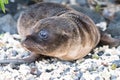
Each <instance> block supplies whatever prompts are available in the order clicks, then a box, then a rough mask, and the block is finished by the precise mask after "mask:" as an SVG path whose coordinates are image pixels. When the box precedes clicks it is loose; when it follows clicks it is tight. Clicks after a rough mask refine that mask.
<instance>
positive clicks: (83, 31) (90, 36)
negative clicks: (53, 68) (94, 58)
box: [18, 3, 100, 60]
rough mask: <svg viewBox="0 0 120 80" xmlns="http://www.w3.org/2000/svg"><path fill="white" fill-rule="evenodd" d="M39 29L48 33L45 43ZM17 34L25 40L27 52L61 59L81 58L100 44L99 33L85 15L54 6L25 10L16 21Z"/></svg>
mask: <svg viewBox="0 0 120 80" xmlns="http://www.w3.org/2000/svg"><path fill="white" fill-rule="evenodd" d="M41 30H47V32H49V33H48V34H49V35H48V37H49V38H48V39H47V40H42V39H41V38H40V37H39V32H40V31H41ZM18 32H19V34H20V35H21V36H24V37H26V40H24V41H23V42H22V44H23V46H24V47H26V48H27V49H28V50H30V51H32V52H34V53H35V54H42V55H46V56H52V57H57V58H59V59H62V60H75V59H79V58H82V57H84V56H85V55H87V54H88V53H89V52H90V51H91V50H92V49H93V48H94V47H95V46H96V45H97V44H98V42H99V41H100V33H99V30H98V28H97V27H96V26H95V24H94V23H93V21H92V20H91V19H90V18H89V17H88V16H86V15H84V14H82V13H80V12H77V11H75V10H73V9H72V8H69V7H65V6H63V5H60V4H54V3H40V4H36V5H33V6H31V8H30V9H28V10H26V11H25V12H24V13H23V14H22V15H21V16H20V18H19V20H18ZM26 32H27V33H26Z"/></svg>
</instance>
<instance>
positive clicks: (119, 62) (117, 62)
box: [112, 60, 120, 68]
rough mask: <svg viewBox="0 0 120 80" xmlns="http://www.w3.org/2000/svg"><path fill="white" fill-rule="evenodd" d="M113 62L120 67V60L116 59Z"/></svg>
mask: <svg viewBox="0 0 120 80" xmlns="http://www.w3.org/2000/svg"><path fill="white" fill-rule="evenodd" d="M112 64H116V65H117V68H118V67H120V60H114V61H112Z"/></svg>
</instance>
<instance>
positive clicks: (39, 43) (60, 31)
mask: <svg viewBox="0 0 120 80" xmlns="http://www.w3.org/2000/svg"><path fill="white" fill-rule="evenodd" d="M76 34H77V30H76V29H75V28H74V25H73V24H72V23H71V22H70V21H68V20H67V19H65V18H61V17H50V18H45V19H41V20H40V21H38V22H37V23H36V24H35V25H34V27H33V29H32V32H31V34H30V35H27V36H26V39H25V40H24V41H23V42H22V45H23V46H24V47H25V48H27V49H28V50H30V51H31V52H34V53H36V54H42V55H47V56H53V57H59V56H63V55H66V54H67V52H68V51H69V47H70V45H71V43H72V40H75V39H73V38H76V36H77V35H76Z"/></svg>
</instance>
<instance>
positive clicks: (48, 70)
mask: <svg viewBox="0 0 120 80" xmlns="http://www.w3.org/2000/svg"><path fill="white" fill-rule="evenodd" d="M53 70H54V69H46V70H45V71H46V72H48V73H49V72H52V71H53Z"/></svg>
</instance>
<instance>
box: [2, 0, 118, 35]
mask: <svg viewBox="0 0 120 80" xmlns="http://www.w3.org/2000/svg"><path fill="white" fill-rule="evenodd" d="M39 2H54V3H60V4H64V5H68V6H71V7H72V8H74V9H76V10H77V11H80V12H82V13H84V14H86V15H88V16H89V17H91V18H92V19H93V21H94V22H95V24H97V26H100V27H101V26H102V28H103V30H106V31H107V32H108V33H110V34H111V35H112V36H119V35H120V31H119V30H120V0H9V4H6V5H5V10H6V12H5V13H3V11H2V10H1V9H0V33H5V32H10V33H11V34H14V33H17V29H16V25H17V19H18V17H19V15H20V13H21V12H22V11H24V10H25V9H27V8H28V7H29V6H30V5H32V4H35V3H39Z"/></svg>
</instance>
